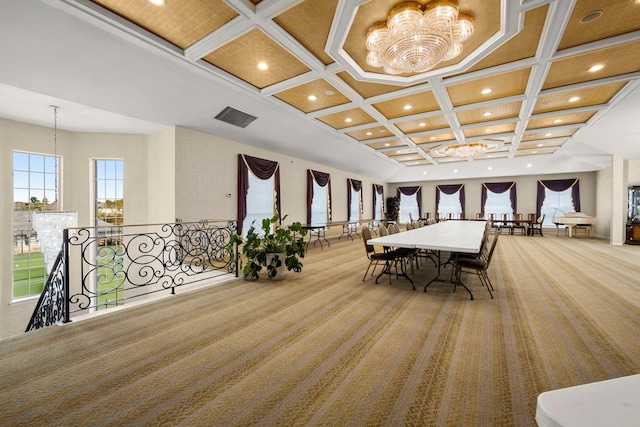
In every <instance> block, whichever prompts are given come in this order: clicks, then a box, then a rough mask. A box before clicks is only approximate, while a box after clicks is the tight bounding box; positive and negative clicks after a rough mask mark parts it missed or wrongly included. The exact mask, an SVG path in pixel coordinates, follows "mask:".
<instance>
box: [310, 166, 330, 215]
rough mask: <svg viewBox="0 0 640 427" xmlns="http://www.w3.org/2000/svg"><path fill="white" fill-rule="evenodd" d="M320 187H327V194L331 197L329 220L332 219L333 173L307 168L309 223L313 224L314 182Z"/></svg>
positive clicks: (328, 212) (328, 210) (328, 209)
mask: <svg viewBox="0 0 640 427" xmlns="http://www.w3.org/2000/svg"><path fill="white" fill-rule="evenodd" d="M314 181H315V183H316V184H318V185H319V186H320V187H326V186H328V187H327V195H328V197H329V200H328V206H327V214H328V216H329V218H328V220H329V221H331V175H330V174H328V173H325V172H318V171H314V170H312V169H307V224H311V209H312V208H311V205H312V204H313V183H314Z"/></svg>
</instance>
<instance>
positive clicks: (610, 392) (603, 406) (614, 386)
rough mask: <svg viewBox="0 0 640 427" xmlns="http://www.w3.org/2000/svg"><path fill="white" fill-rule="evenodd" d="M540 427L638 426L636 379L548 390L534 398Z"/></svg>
mask: <svg viewBox="0 0 640 427" xmlns="http://www.w3.org/2000/svg"><path fill="white" fill-rule="evenodd" d="M536 422H537V423H538V426H540V427H569V426H580V427H591V426H594V427H595V426H616V427H624V426H638V425H640V375H631V376H627V377H621V378H615V379H612V380H606V381H599V382H595V383H590V384H583V385H578V386H574V387H567V388H562V389H559V390H551V391H547V392H544V393H541V394H540V395H539V396H538V406H537V408H536Z"/></svg>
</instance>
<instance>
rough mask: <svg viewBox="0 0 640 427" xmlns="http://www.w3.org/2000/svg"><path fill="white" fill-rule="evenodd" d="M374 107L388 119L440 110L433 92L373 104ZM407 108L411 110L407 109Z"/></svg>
mask: <svg viewBox="0 0 640 427" xmlns="http://www.w3.org/2000/svg"><path fill="white" fill-rule="evenodd" d="M373 106H374V107H375V108H376V110H378V111H380V113H381V114H382V115H383V116H385V117H386V118H387V119H396V118H398V117H404V116H410V115H413V114H420V113H428V112H430V111H436V110H439V109H440V105H439V104H438V101H436V97H435V96H433V92H431V91H427V92H422V93H416V94H413V95H408V96H403V97H400V98H395V99H390V100H389V101H383V102H379V103H377V104H373ZM407 106H410V107H411V108H408V109H407V108H406V107H407Z"/></svg>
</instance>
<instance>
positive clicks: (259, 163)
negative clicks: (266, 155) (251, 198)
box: [238, 154, 282, 234]
mask: <svg viewBox="0 0 640 427" xmlns="http://www.w3.org/2000/svg"><path fill="white" fill-rule="evenodd" d="M249 170H251V173H253V174H254V175H255V176H256V177H258V178H260V179H270V178H271V177H274V188H275V194H274V201H273V202H274V207H275V211H276V213H277V214H278V215H280V212H281V209H280V168H279V165H278V162H274V161H271V160H265V159H260V158H258V157H252V156H247V155H245V154H239V155H238V234H242V223H243V222H244V219H245V218H246V217H247V194H249ZM280 219H281V220H282V217H280Z"/></svg>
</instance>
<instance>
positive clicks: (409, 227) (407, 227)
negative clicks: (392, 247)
mask: <svg viewBox="0 0 640 427" xmlns="http://www.w3.org/2000/svg"><path fill="white" fill-rule="evenodd" d="M404 228H406V229H407V230H413V223H412V222H407V223H406V224H405V225H404Z"/></svg>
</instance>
